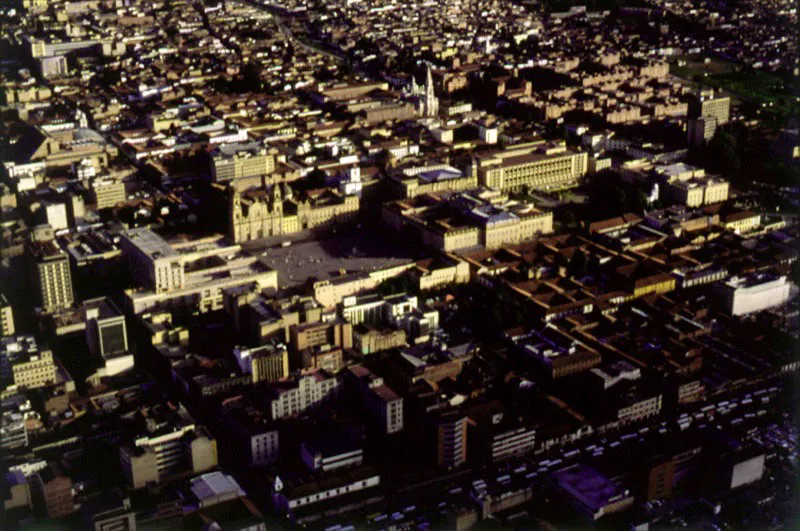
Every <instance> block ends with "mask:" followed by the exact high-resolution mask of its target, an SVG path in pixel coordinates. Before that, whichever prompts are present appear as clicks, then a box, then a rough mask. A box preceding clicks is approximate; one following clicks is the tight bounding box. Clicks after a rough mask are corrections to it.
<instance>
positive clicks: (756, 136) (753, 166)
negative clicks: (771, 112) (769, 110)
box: [692, 122, 800, 188]
mask: <svg viewBox="0 0 800 531" xmlns="http://www.w3.org/2000/svg"><path fill="white" fill-rule="evenodd" d="M769 142H770V140H769V138H768V137H767V136H766V134H765V133H764V132H763V131H761V130H759V129H754V128H752V127H748V126H746V125H744V124H742V123H740V122H732V123H729V124H726V125H725V126H723V127H721V128H719V129H718V130H717V132H716V134H715V135H714V138H713V139H712V140H711V142H709V144H708V146H706V147H705V149H702V150H700V151H698V152H696V153H694V154H693V155H692V162H694V163H696V164H698V165H699V166H702V167H704V168H706V169H707V171H708V172H709V173H719V174H722V175H724V176H726V177H727V178H728V179H730V181H731V182H732V183H733V184H734V186H738V187H741V188H747V187H748V186H749V185H750V184H751V183H753V182H754V181H760V182H765V183H769V184H776V185H781V186H788V185H794V184H796V183H797V182H798V180H799V179H800V170H798V168H797V167H790V166H787V165H786V164H785V163H783V162H782V161H781V160H778V159H776V158H775V157H772V156H770V149H769Z"/></svg>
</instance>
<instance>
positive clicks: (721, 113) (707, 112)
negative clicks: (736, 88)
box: [689, 89, 731, 125]
mask: <svg viewBox="0 0 800 531" xmlns="http://www.w3.org/2000/svg"><path fill="white" fill-rule="evenodd" d="M701 116H702V117H711V118H716V120H717V125H724V124H726V123H728V121H729V120H730V117H731V99H730V98H729V97H727V96H725V97H720V96H715V95H714V91H713V90H711V89H704V90H701V91H700V92H699V93H698V94H696V95H694V96H692V97H691V98H690V99H689V118H691V119H694V118H700V117H701Z"/></svg>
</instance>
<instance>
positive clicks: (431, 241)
mask: <svg viewBox="0 0 800 531" xmlns="http://www.w3.org/2000/svg"><path fill="white" fill-rule="evenodd" d="M382 218H383V221H384V222H385V223H387V224H388V225H389V226H390V227H391V228H392V229H394V230H396V231H398V232H403V231H407V230H408V229H409V228H410V229H412V230H414V231H415V232H416V233H417V236H418V237H419V239H420V240H421V241H422V243H424V244H425V245H427V246H429V247H432V248H434V249H437V250H439V251H444V252H453V251H459V250H465V249H470V248H477V247H484V248H486V249H496V248H499V247H503V246H505V245H513V244H517V243H520V242H522V241H525V240H530V239H532V238H534V237H536V236H538V235H540V234H550V233H552V232H553V214H552V212H543V211H541V210H538V209H537V208H536V207H535V206H534V205H533V204H532V203H529V202H527V201H523V200H514V199H510V198H509V197H508V196H507V195H505V194H503V193H500V192H496V191H488V190H475V191H472V192H461V193H456V194H449V195H445V194H427V195H423V196H417V197H414V198H411V199H402V200H399V201H395V202H392V203H387V204H384V206H383V214H382Z"/></svg>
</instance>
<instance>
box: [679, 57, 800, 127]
mask: <svg viewBox="0 0 800 531" xmlns="http://www.w3.org/2000/svg"><path fill="white" fill-rule="evenodd" d="M681 59H682V60H683V61H686V64H685V65H683V66H677V65H672V66H671V68H670V72H672V74H673V75H675V76H677V77H681V78H684V79H686V80H688V81H691V82H693V83H695V82H696V81H695V79H696V78H697V77H698V76H699V77H702V85H703V86H706V87H711V88H714V89H716V90H719V91H722V92H724V93H727V94H728V95H730V96H731V99H732V103H734V104H747V105H746V107H745V108H743V109H742V110H743V111H744V112H745V113H746V114H748V115H752V117H754V118H759V119H760V120H762V122H764V123H765V124H770V123H771V124H773V125H776V126H782V125H785V124H786V122H788V120H789V119H790V118H791V117H792V116H797V115H798V114H799V113H800V102H798V96H800V82H799V81H798V80H797V78H792V77H788V76H786V77H785V76H782V75H780V74H775V73H772V72H762V71H759V70H751V69H747V68H743V67H740V66H739V65H737V64H736V63H732V62H730V61H725V60H722V59H717V58H710V61H709V62H708V63H707V64H706V63H705V62H704V58H703V57H698V56H685V57H682V58H681Z"/></svg>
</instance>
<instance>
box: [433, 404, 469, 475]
mask: <svg viewBox="0 0 800 531" xmlns="http://www.w3.org/2000/svg"><path fill="white" fill-rule="evenodd" d="M468 420H469V418H468V417H467V416H466V415H464V414H463V413H462V412H460V411H458V410H450V411H445V412H444V413H441V414H439V415H438V416H437V417H436V419H435V420H434V428H435V434H436V463H437V464H438V465H439V468H442V469H447V470H449V469H451V468H456V467H459V466H461V465H463V464H464V462H466V460H467V421H468Z"/></svg>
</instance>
